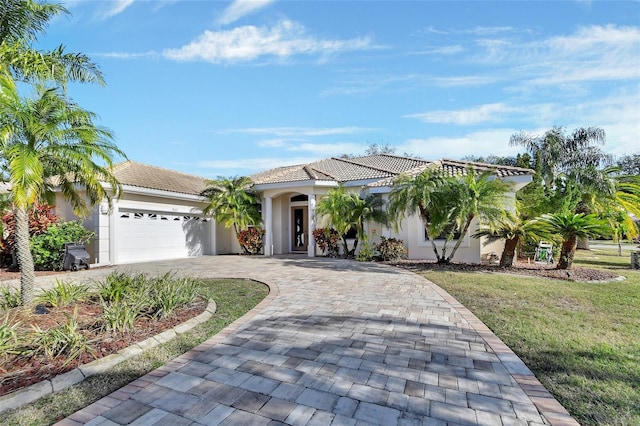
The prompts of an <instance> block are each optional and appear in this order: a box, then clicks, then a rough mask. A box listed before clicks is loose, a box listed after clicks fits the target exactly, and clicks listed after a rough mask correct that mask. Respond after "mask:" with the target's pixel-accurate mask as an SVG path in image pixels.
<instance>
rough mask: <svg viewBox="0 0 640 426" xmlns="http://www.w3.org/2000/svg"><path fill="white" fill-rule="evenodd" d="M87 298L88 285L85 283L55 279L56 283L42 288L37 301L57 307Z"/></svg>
mask: <svg viewBox="0 0 640 426" xmlns="http://www.w3.org/2000/svg"><path fill="white" fill-rule="evenodd" d="M88 298H89V287H87V286H86V285H83V284H75V283H73V282H70V281H60V280H57V279H56V284H55V285H54V286H53V287H52V288H51V289H49V290H42V292H41V293H40V295H39V296H38V302H40V303H44V304H45V305H49V306H53V307H57V306H66V305H69V304H71V303H73V302H82V301H85V300H87V299H88Z"/></svg>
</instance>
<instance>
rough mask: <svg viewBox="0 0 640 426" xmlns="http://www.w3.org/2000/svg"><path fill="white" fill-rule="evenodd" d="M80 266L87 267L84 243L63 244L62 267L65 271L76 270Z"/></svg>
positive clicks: (87, 254)
mask: <svg viewBox="0 0 640 426" xmlns="http://www.w3.org/2000/svg"><path fill="white" fill-rule="evenodd" d="M80 268H85V269H89V253H87V250H86V249H85V248H84V244H77V243H67V244H65V245H64V258H63V260H62V269H64V270H65V271H68V270H71V271H77V270H78V269H80Z"/></svg>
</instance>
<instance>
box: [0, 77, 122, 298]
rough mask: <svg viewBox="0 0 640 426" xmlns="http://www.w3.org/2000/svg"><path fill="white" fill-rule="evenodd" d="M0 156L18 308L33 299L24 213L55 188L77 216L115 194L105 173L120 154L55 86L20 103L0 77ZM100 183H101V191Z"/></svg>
mask: <svg viewBox="0 0 640 426" xmlns="http://www.w3.org/2000/svg"><path fill="white" fill-rule="evenodd" d="M0 111H1V115H0V152H1V153H2V166H1V167H2V170H3V174H4V175H5V176H6V177H7V178H8V181H9V183H10V185H11V198H12V202H13V208H14V211H15V217H16V243H17V255H18V261H19V264H20V271H21V275H20V284H21V294H22V301H21V302H22V305H23V306H28V305H30V304H31V303H32V301H33V283H34V268H33V258H32V256H31V251H30V249H29V215H28V212H29V209H30V208H32V207H33V206H34V204H35V203H37V202H38V201H39V200H42V199H44V198H46V197H47V195H48V194H50V192H51V190H52V187H53V186H57V187H58V188H59V189H60V191H61V193H62V195H63V196H64V197H65V198H66V199H67V200H68V201H69V202H70V203H71V205H72V207H73V209H74V211H75V212H76V213H77V214H78V215H84V214H86V213H87V212H88V208H89V206H92V205H95V204H96V203H98V202H100V201H102V200H104V199H107V200H109V201H110V200H111V198H112V196H115V195H117V194H118V192H119V190H120V184H119V182H118V181H117V179H116V178H115V177H114V176H113V174H112V173H111V166H112V164H113V162H112V158H113V157H114V156H122V157H124V153H123V152H122V151H121V150H120V149H118V147H117V146H116V145H115V144H114V143H113V142H112V140H113V135H112V134H111V132H110V131H109V130H107V129H104V128H102V127H99V126H97V125H96V124H94V120H95V118H96V116H95V114H93V113H91V112H89V111H86V110H84V109H82V108H80V107H79V106H78V105H77V104H75V103H74V102H72V101H71V100H70V99H69V98H68V97H66V95H65V94H64V93H63V92H62V91H61V90H60V89H57V88H47V87H44V86H39V87H37V88H36V94H35V96H34V98H27V99H23V98H21V97H20V95H19V94H18V91H17V88H16V85H15V83H14V82H13V79H12V78H11V76H10V75H9V74H8V72H6V69H5V70H4V72H3V73H0ZM103 183H106V185H107V187H108V188H109V189H107V188H106V187H105V186H104V185H103Z"/></svg>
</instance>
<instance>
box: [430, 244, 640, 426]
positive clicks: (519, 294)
mask: <svg viewBox="0 0 640 426" xmlns="http://www.w3.org/2000/svg"><path fill="white" fill-rule="evenodd" d="M612 249H613V247H612ZM576 264H577V265H581V266H585V267H599V268H606V269H610V270H614V271H616V272H617V273H619V274H621V275H624V276H625V277H626V279H625V280H624V281H613V282H609V283H597V284H595V283H594V284H589V283H580V282H570V281H561V280H554V279H547V278H530V277H521V276H514V275H507V274H486V273H474V272H454V271H437V270H434V271H425V272H422V274H423V275H424V276H425V277H426V278H428V279H429V280H431V281H432V282H434V283H436V284H437V285H439V286H441V287H442V288H444V289H445V290H446V291H447V292H449V293H450V294H451V295H452V296H454V297H455V298H456V299H458V300H459V301H460V302H461V303H462V304H464V305H465V306H466V307H467V308H469V309H470V310H471V311H472V312H473V313H474V314H475V315H476V316H478V317H479V318H480V319H481V320H482V321H483V322H484V323H485V324H486V325H487V326H488V327H489V328H491V330H493V332H494V333H495V334H496V335H497V336H498V337H500V338H501V339H502V340H503V341H504V342H505V343H506V344H507V345H508V346H509V347H511V348H512V349H513V351H514V352H515V353H516V354H518V356H520V358H522V360H523V361H524V362H525V363H526V364H527V366H529V368H530V369H531V370H532V371H533V372H534V373H535V375H536V376H537V377H538V379H539V380H540V381H541V382H542V384H543V385H544V386H545V387H546V388H547V389H548V390H549V391H550V392H551V393H552V394H553V395H554V396H555V397H556V398H557V399H558V400H559V401H560V403H561V404H562V405H563V406H564V407H565V408H566V409H567V410H568V411H569V412H570V413H571V415H572V416H573V417H574V418H575V419H576V420H578V421H579V422H580V423H581V424H584V425H632V424H634V425H640V271H632V270H631V269H630V266H629V265H630V256H629V252H628V251H627V252H625V253H624V256H623V257H618V256H617V255H616V252H615V251H614V250H609V249H607V250H591V251H579V252H578V254H577V255H576Z"/></svg>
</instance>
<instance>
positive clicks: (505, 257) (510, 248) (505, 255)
mask: <svg viewBox="0 0 640 426" xmlns="http://www.w3.org/2000/svg"><path fill="white" fill-rule="evenodd" d="M518 240H519V238H518V237H515V238H509V239H507V241H505V243H504V249H503V250H502V256H500V267H501V268H506V267H507V266H513V259H514V258H515V257H516V247H517V246H518Z"/></svg>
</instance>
